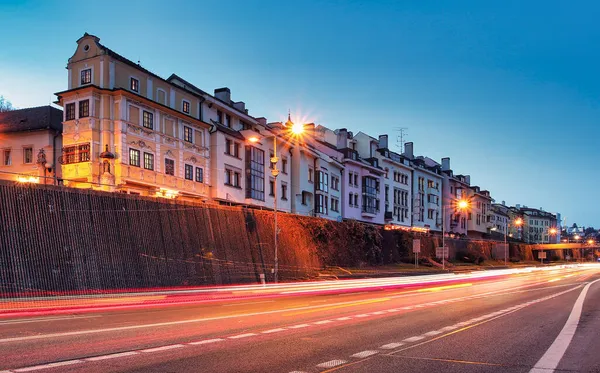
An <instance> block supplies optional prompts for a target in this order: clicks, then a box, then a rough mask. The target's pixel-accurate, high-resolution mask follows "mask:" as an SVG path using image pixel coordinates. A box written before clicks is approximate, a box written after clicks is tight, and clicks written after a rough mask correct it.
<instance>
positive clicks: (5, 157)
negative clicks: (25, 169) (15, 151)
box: [4, 149, 12, 166]
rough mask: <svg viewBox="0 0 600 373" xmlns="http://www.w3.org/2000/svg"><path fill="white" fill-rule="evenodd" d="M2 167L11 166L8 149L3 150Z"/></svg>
mask: <svg viewBox="0 0 600 373" xmlns="http://www.w3.org/2000/svg"><path fill="white" fill-rule="evenodd" d="M4 165H5V166H10V165H12V157H11V154H10V149H4Z"/></svg>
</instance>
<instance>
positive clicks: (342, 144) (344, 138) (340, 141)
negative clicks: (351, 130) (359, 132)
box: [335, 128, 348, 149]
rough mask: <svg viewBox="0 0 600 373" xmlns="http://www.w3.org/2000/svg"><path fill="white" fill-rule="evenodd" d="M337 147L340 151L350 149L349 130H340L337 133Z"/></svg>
mask: <svg viewBox="0 0 600 373" xmlns="http://www.w3.org/2000/svg"><path fill="white" fill-rule="evenodd" d="M335 146H336V147H337V148H338V149H344V148H347V147H348V130H347V129H345V128H340V129H339V130H338V131H337V144H335Z"/></svg>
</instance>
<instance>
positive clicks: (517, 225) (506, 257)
mask: <svg viewBox="0 0 600 373" xmlns="http://www.w3.org/2000/svg"><path fill="white" fill-rule="evenodd" d="M521 225H523V219H521V218H516V219H515V221H514V222H513V226H514V227H520V226H521ZM508 227H510V223H508V224H507V225H506V230H504V265H505V266H507V265H508V242H507V236H508ZM510 236H511V237H512V233H511V234H510Z"/></svg>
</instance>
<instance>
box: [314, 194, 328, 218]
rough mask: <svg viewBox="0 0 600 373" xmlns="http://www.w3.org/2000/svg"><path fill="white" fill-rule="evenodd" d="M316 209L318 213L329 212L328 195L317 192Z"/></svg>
mask: <svg viewBox="0 0 600 373" xmlns="http://www.w3.org/2000/svg"><path fill="white" fill-rule="evenodd" d="M316 202H317V204H316V206H315V211H316V212H317V214H327V196H324V195H322V194H317V199H316Z"/></svg>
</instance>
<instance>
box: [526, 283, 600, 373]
mask: <svg viewBox="0 0 600 373" xmlns="http://www.w3.org/2000/svg"><path fill="white" fill-rule="evenodd" d="M598 281H600V279H598V280H596V281H592V282H590V283H589V284H587V285H585V287H584V288H583V290H582V291H581V293H580V294H579V297H578V298H577V300H576V301H575V304H574V305H573V309H572V310H571V314H570V315H569V318H568V319H567V322H566V323H565V326H564V327H563V328H562V330H561V331H560V333H559V334H558V336H557V337H556V339H555V340H554V342H553V343H552V345H551V346H550V347H549V348H548V350H547V351H546V353H545V354H544V356H542V357H541V359H540V360H539V361H538V362H537V363H536V364H535V366H534V367H533V369H531V370H530V371H529V372H530V373H542V372H544V373H548V372H554V370H555V369H556V367H557V366H558V363H560V360H561V359H562V357H563V356H564V354H565V352H566V351H567V348H568V347H569V345H570V344H571V340H572V339H573V336H574V335H575V331H576V330H577V325H578V324H579V319H580V318H581V311H582V310H583V302H584V301H585V296H586V295H587V292H588V290H589V288H590V286H592V285H593V284H595V283H596V282H598Z"/></svg>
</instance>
